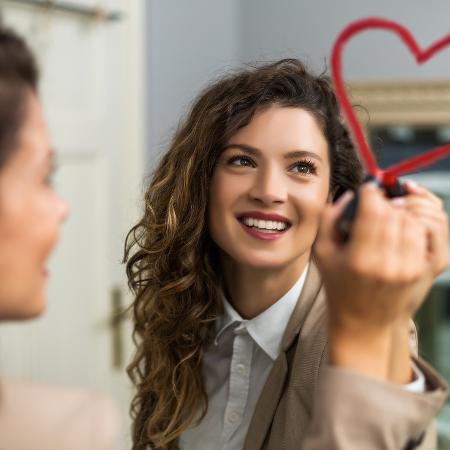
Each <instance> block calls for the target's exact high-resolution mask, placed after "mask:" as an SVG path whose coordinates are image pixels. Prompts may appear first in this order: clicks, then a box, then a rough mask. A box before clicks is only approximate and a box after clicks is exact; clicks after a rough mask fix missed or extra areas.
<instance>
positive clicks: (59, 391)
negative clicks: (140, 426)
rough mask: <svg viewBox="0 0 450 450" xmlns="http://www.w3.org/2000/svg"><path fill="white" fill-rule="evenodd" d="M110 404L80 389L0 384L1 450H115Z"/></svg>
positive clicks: (115, 422) (115, 419) (113, 410)
mask: <svg viewBox="0 0 450 450" xmlns="http://www.w3.org/2000/svg"><path fill="white" fill-rule="evenodd" d="M118 422H119V420H118V414H117V411H116V408H115V406H114V405H113V404H112V402H111V401H110V400H108V399H106V398H104V397H102V396H100V395H98V394H93V393H89V392H86V391H83V390H81V389H67V388H62V387H53V386H52V387H50V386H46V385H40V384H29V383H28V384H27V383H20V382H15V381H10V380H2V381H1V383H0V450H116V446H115V440H116V437H117V431H118Z"/></svg>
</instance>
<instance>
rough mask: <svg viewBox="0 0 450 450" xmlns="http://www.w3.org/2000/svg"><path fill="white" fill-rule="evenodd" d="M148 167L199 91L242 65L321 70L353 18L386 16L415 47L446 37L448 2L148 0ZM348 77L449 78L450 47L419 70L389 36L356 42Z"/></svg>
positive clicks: (361, 38) (349, 57)
mask: <svg viewBox="0 0 450 450" xmlns="http://www.w3.org/2000/svg"><path fill="white" fill-rule="evenodd" d="M146 15H147V79H148V93H147V99H148V101H147V105H148V108H147V119H148V120H147V123H148V128H147V131H148V139H147V142H148V155H149V161H148V163H149V167H153V166H154V164H155V160H156V158H157V156H158V154H159V153H160V152H161V151H162V150H163V149H164V148H165V146H166V144H167V141H168V140H169V138H170V135H171V133H172V131H173V129H174V127H176V125H177V123H178V121H179V119H180V118H181V117H182V114H183V113H184V112H185V110H186V107H187V105H188V104H189V103H190V101H191V100H192V99H193V98H194V97H195V95H196V94H197V93H198V91H199V90H200V88H201V87H202V86H204V85H205V84H206V83H207V82H208V81H209V80H211V79H213V78H215V77H217V76H219V75H220V74H221V73H223V71H225V70H227V69H229V68H233V67H236V66H238V65H239V64H240V63H242V62H250V61H251V62H254V61H260V60H273V59H276V58H281V57H288V56H289V57H292V56H294V57H299V58H302V59H303V60H305V61H306V62H307V63H308V64H309V65H310V66H311V67H312V68H314V69H315V70H317V71H321V70H322V69H323V68H324V67H325V66H326V63H325V61H326V59H327V58H328V56H329V53H330V49H331V46H332V44H333V42H334V39H335V37H336V36H337V34H338V33H339V32H340V31H341V29H342V28H343V27H344V26H345V25H346V24H347V23H348V22H350V21H351V20H355V19H358V18H362V17H366V16H384V17H387V18H390V19H393V20H396V21H398V22H400V23H402V24H403V25H405V26H407V27H408V28H409V29H410V30H411V31H412V33H413V34H414V35H415V36H416V39H417V41H418V42H419V44H421V45H423V46H427V45H429V44H430V43H431V42H432V41H434V40H436V39H438V38H439V37H441V36H442V35H444V34H446V33H448V32H450V0H432V1H425V0H377V1H372V2H369V1H367V0H366V1H361V0H339V1H336V0H335V1H330V0H315V1H314V2H312V1H306V0H240V1H239V0H148V3H147V12H146ZM344 63H345V66H344V67H345V75H346V76H347V78H348V79H380V78H396V77H400V78H423V77H428V78H448V77H449V76H450V50H449V51H447V53H444V54H442V56H440V57H437V58H436V59H435V60H434V61H431V62H430V63H429V64H427V65H426V66H423V67H421V68H417V67H416V65H415V63H413V62H412V59H411V57H410V56H409V54H408V53H407V52H406V51H405V49H404V47H403V46H402V45H401V44H400V43H399V41H398V40H397V39H396V38H395V37H394V36H393V35H386V34H383V33H381V32H370V33H365V34H363V35H360V36H358V37H357V38H355V41H353V42H352V43H351V44H350V45H349V46H348V48H347V50H346V53H345V58H344Z"/></svg>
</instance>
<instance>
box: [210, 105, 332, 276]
mask: <svg viewBox="0 0 450 450" xmlns="http://www.w3.org/2000/svg"><path fill="white" fill-rule="evenodd" d="M329 179H330V163H329V157H328V145H327V141H326V139H325V137H324V135H323V133H322V131H321V129H320V127H319V124H318V123H317V121H316V119H315V118H314V116H313V115H312V114H311V113H309V112H307V111H305V110H304V109H301V108H295V107H280V106H278V105H272V106H271V107H270V108H268V109H266V110H262V111H261V112H258V113H257V114H255V116H254V118H253V119H252V120H251V122H250V123H249V124H248V125H247V126H245V127H243V128H241V129H240V130H239V131H238V132H237V133H236V134H235V135H234V136H233V137H232V138H231V139H230V140H229V142H228V144H227V146H226V147H225V150H224V151H223V153H222V154H221V156H220V157H219V159H218V162H217V165H216V167H215V169H214V173H213V177H212V185H211V190H210V198H209V213H208V214H209V217H208V222H209V223H208V224H209V229H210V233H211V237H212V239H213V240H214V241H215V242H216V244H217V245H218V246H219V247H220V248H221V250H222V257H225V258H227V260H230V258H231V261H232V262H235V263H237V264H239V265H245V266H251V267H254V268H265V269H269V268H282V267H286V266H290V265H292V264H294V265H295V264H296V263H298V262H299V261H300V260H302V261H304V262H305V263H306V261H307V260H308V259H309V256H310V251H311V246H312V245H313V242H314V239H315V237H316V234H317V230H318V225H319V219H320V215H321V212H322V210H323V208H324V206H325V204H326V202H327V201H328V199H329ZM270 214H275V215H277V216H279V217H267V216H266V215H270ZM264 218H267V219H271V220H269V221H265V220H263V219H264ZM244 221H245V223H244ZM255 226H256V228H255ZM268 228H270V230H267V229H268ZM274 229H275V230H274Z"/></svg>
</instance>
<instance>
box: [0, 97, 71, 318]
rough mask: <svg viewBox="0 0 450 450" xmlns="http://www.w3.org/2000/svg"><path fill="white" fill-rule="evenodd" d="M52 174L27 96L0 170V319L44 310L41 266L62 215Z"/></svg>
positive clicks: (37, 108) (38, 115) (47, 147)
mask: <svg viewBox="0 0 450 450" xmlns="http://www.w3.org/2000/svg"><path fill="white" fill-rule="evenodd" d="M52 170H53V152H52V150H51V144H50V140H49V135H48V131H47V127H46V123H45V119H44V116H43V112H42V108H41V105H40V102H39V100H38V98H37V97H36V96H35V95H33V94H31V93H30V94H29V97H28V99H27V107H26V113H25V117H24V120H23V122H22V125H21V127H20V129H19V132H18V139H17V147H16V148H15V149H14V151H13V152H12V154H11V156H10V157H9V159H8V160H7V162H6V164H5V165H4V166H3V168H2V169H1V170H0V319H21V318H29V317H34V316H36V315H39V314H40V313H41V312H42V311H43V310H44V308H45V306H46V294H45V288H46V284H47V279H48V272H47V269H46V262H47V259H48V257H49V255H50V253H51V252H52V250H53V248H54V247H55V245H56V243H57V241H58V236H59V230H60V226H61V224H62V222H63V221H64V220H65V218H66V216H67V214H68V208H67V205H66V203H65V202H64V201H63V200H62V199H61V198H60V197H59V196H58V195H57V194H56V192H55V191H54V190H53V188H52V185H51V176H52Z"/></svg>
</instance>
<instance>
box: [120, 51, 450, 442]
mask: <svg viewBox="0 0 450 450" xmlns="http://www.w3.org/2000/svg"><path fill="white" fill-rule="evenodd" d="M362 178H363V173H362V168H361V165H360V163H359V160H358V157H357V155H356V153H355V150H354V148H353V146H352V144H351V142H350V140H349V137H348V134H347V131H346V129H345V127H344V125H343V123H342V121H341V117H340V113H339V107H338V103H337V101H336V97H335V94H334V91H333V88H332V85H331V82H330V80H329V79H328V78H327V77H326V76H323V75H321V76H316V75H314V74H312V73H311V72H310V71H309V70H307V68H306V67H305V66H304V65H303V64H302V63H301V62H300V61H298V60H294V59H288V60H282V61H278V62H275V63H273V64H266V65H261V66H259V67H255V68H247V69H245V70H242V71H238V72H237V73H233V74H231V75H229V76H226V77H224V78H223V79H220V80H218V81H217V82H215V83H213V84H212V85H210V86H208V87H206V88H205V90H204V91H203V92H202V93H201V94H200V95H199V97H198V98H197V99H196V101H195V102H194V104H193V106H192V109H191V110H190V111H189V114H188V116H187V118H186V120H185V121H184V122H183V123H182V125H181V126H180V128H179V129H178V130H177V132H176V134H175V136H174V138H173V141H172V143H171V145H170V146H169V148H168V150H167V152H166V153H165V154H164V155H163V157H162V159H161V161H160V163H159V165H158V166H157V168H156V170H155V172H154V175H153V179H152V181H151V183H150V185H149V187H148V189H147V192H146V195H145V210H144V212H143V217H142V219H141V220H140V221H139V223H138V224H137V225H136V226H135V227H134V228H133V229H132V230H131V232H130V233H129V236H128V241H127V247H126V254H125V259H126V260H127V271H128V277H129V283H130V286H131V287H132V289H133V290H134V292H135V296H136V297H135V301H134V305H133V307H134V321H135V322H134V327H135V328H134V331H135V339H136V343H137V353H136V356H135V359H134V361H133V362H132V364H131V365H130V367H129V373H130V375H131V378H132V380H133V381H134V383H135V385H136V388H137V391H136V395H135V398H134V401H133V404H132V413H133V419H134V429H133V439H134V445H133V449H134V450H144V449H148V448H155V449H167V450H169V449H170V450H172V449H183V450H213V449H214V450H218V449H220V450H239V449H242V448H243V449H245V450H260V449H264V450H279V449H286V450H287V449H289V450H294V449H304V450H311V449H327V450H331V449H345V450H351V449H355V450H364V449H383V450H403V449H404V448H408V449H411V448H415V446H416V445H419V442H422V444H421V445H422V447H421V448H422V449H425V448H426V449H431V448H435V445H436V442H435V435H434V432H433V429H432V418H433V417H434V416H435V415H436V414H437V412H438V411H439V409H440V407H441V405H442V403H443V401H444V399H445V397H446V389H447V387H446V384H445V382H444V381H443V380H442V378H441V377H439V376H438V375H437V374H436V373H435V372H434V371H433V369H432V368H431V367H429V366H428V365H427V364H426V363H425V362H423V361H422V360H421V359H420V358H419V359H418V358H416V357H415V356H414V352H415V349H414V348H412V347H411V345H410V344H411V337H412V338H414V336H415V335H414V330H412V333H410V331H411V330H410V319H411V316H412V314H414V312H415V311H416V310H417V308H418V307H419V305H420V304H421V303H422V302H423V300H424V298H425V295H426V293H427V291H428V290H429V289H430V287H431V284H432V282H433V280H434V278H435V277H436V276H437V275H438V274H439V273H440V272H442V271H443V270H444V269H445V267H446V266H447V264H448V250H447V240H448V230H447V228H448V225H447V217H446V214H445V212H444V211H443V208H442V202H440V200H439V199H438V198H436V197H435V196H434V195H433V194H432V193H430V192H428V191H426V190H425V189H423V188H420V187H417V186H414V185H412V184H408V185H407V191H408V195H407V196H406V197H405V198H404V199H402V200H397V201H395V202H392V201H389V200H388V199H387V198H385V196H384V195H383V192H382V190H381V189H379V188H377V187H376V186H374V185H371V184H366V185H364V186H363V187H361V188H360V191H359V195H360V206H359V209H358V213H357V216H356V218H355V222H354V224H353V229H352V236H351V239H350V241H349V242H348V243H347V244H343V243H342V242H340V240H339V239H338V236H337V235H336V229H335V223H336V219H337V217H338V216H339V215H340V214H341V213H342V211H343V209H344V208H345V206H346V204H347V203H348V202H349V201H350V198H351V195H352V194H351V192H352V191H354V190H356V189H358V188H359V186H360V183H361V180H362ZM344 191H347V193H346V194H344V195H343V196H342V197H341V198H340V199H339V200H337V198H338V195H339V194H340V193H342V192H344ZM426 429H427V431H425V430H426Z"/></svg>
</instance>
